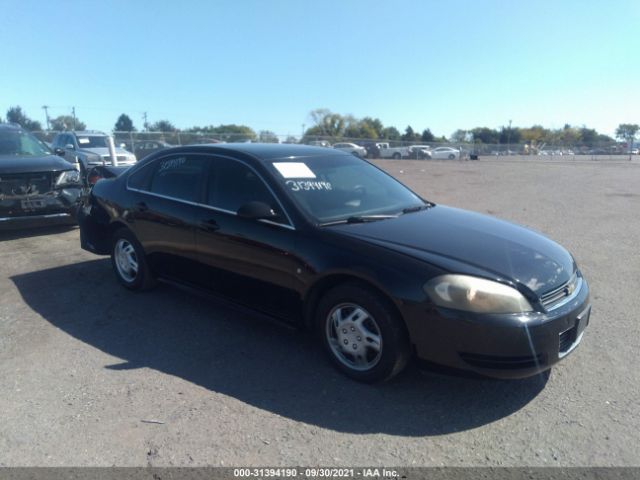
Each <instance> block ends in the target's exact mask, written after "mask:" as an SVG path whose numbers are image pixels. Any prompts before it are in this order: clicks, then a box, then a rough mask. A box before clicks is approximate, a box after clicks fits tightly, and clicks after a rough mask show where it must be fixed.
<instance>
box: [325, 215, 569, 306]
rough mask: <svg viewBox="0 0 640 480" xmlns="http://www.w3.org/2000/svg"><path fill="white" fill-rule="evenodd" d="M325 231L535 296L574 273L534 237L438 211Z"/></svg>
mask: <svg viewBox="0 0 640 480" xmlns="http://www.w3.org/2000/svg"><path fill="white" fill-rule="evenodd" d="M329 228H331V229H332V230H333V231H334V232H339V234H341V235H348V236H350V237H356V238H359V239H362V240H366V241H368V242H371V243H375V244H378V245H381V246H384V247H386V248H391V249H394V250H397V251H400V252H402V253H405V254H409V255H412V256H414V257H417V258H420V259H423V260H426V261H428V262H429V263H435V264H437V265H438V266H441V267H444V268H445V269H447V270H449V271H451V270H452V269H453V271H456V270H458V273H462V270H463V269H456V266H459V264H460V263H462V264H464V265H466V266H469V267H471V268H472V270H473V271H474V272H487V273H490V274H493V275H494V276H496V277H497V278H504V279H506V280H510V281H513V282H516V283H519V284H520V285H523V286H525V287H527V288H528V289H530V290H531V291H532V292H534V293H536V294H540V293H543V292H546V291H549V290H551V289H553V288H555V287H557V286H559V285H562V284H563V283H565V282H567V281H568V280H569V279H570V277H571V275H572V274H573V272H574V271H575V268H576V267H575V262H574V260H573V257H572V256H571V254H570V253H569V252H568V251H567V250H566V249H565V248H563V247H562V246H560V245H558V244H557V243H556V242H554V241H552V240H550V239H548V238H547V237H545V236H543V235H541V234H539V233H536V232H534V231H532V230H529V229H527V228H524V227H521V226H519V225H514V224H512V223H509V222H506V221H503V220H498V219H496V218H493V217H489V216H486V215H481V214H479V213H475V212H470V211H467V210H461V209H457V208H451V207H445V206H442V205H438V206H435V207H432V208H429V209H427V210H422V211H419V212H415V213H409V214H405V215H401V216H400V217H398V218H393V219H389V220H381V221H377V222H368V223H357V224H341V225H336V226H332V227H329ZM464 270H467V269H464ZM467 272H468V270H467ZM467 272H465V273H467Z"/></svg>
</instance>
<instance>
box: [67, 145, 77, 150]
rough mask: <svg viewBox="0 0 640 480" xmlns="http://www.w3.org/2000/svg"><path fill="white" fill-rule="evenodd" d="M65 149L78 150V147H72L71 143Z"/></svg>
mask: <svg viewBox="0 0 640 480" xmlns="http://www.w3.org/2000/svg"><path fill="white" fill-rule="evenodd" d="M64 148H67V149H69V150H75V149H76V147H74V146H73V145H71V144H70V143H67V144H66V145H65V146H64Z"/></svg>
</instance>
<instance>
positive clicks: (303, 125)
mask: <svg viewBox="0 0 640 480" xmlns="http://www.w3.org/2000/svg"><path fill="white" fill-rule="evenodd" d="M305 126H306V125H305V124H304V123H303V124H302V135H300V140H302V139H303V138H304V127H305Z"/></svg>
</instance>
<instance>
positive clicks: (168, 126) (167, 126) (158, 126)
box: [149, 120, 178, 133]
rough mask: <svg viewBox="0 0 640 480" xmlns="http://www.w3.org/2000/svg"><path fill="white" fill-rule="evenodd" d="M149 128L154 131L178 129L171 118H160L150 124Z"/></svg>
mask: <svg viewBox="0 0 640 480" xmlns="http://www.w3.org/2000/svg"><path fill="white" fill-rule="evenodd" d="M149 130H150V131H152V132H164V133H170V132H177V131H178V129H177V128H176V127H175V126H174V125H173V123H171V122H170V121H169V120H158V121H157V122H155V123H152V124H151V125H149Z"/></svg>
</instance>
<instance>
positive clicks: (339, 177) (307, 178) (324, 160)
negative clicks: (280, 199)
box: [270, 155, 425, 223]
mask: <svg viewBox="0 0 640 480" xmlns="http://www.w3.org/2000/svg"><path fill="white" fill-rule="evenodd" d="M270 167H271V169H272V171H273V174H274V177H275V178H276V179H277V180H278V181H279V182H281V184H282V185H283V186H284V187H285V190H286V191H287V193H288V194H289V195H290V196H291V198H293V200H294V202H295V203H296V204H297V205H298V206H299V207H300V208H301V209H303V210H304V211H305V212H307V213H308V214H309V215H310V216H311V217H313V218H314V219H316V221H317V222H318V223H328V222H334V221H339V220H346V219H349V218H350V217H361V216H369V215H396V214H401V213H402V211H403V210H404V209H406V208H411V207H416V206H421V205H424V204H425V203H424V201H423V200H422V199H421V198H420V197H418V196H417V195H416V194H415V193H413V192H412V191H411V190H409V189H408V188H407V187H405V186H404V185H402V184H401V183H399V182H398V181H397V180H395V179H394V178H392V177H391V176H389V175H387V174H386V173H384V172H383V171H382V170H379V169H378V168H376V167H374V166H373V165H371V164H370V163H368V162H366V161H364V160H361V159H359V158H356V157H354V156H342V155H331V156H318V157H306V158H303V159H293V160H290V161H289V160H276V161H274V162H272V163H270Z"/></svg>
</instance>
